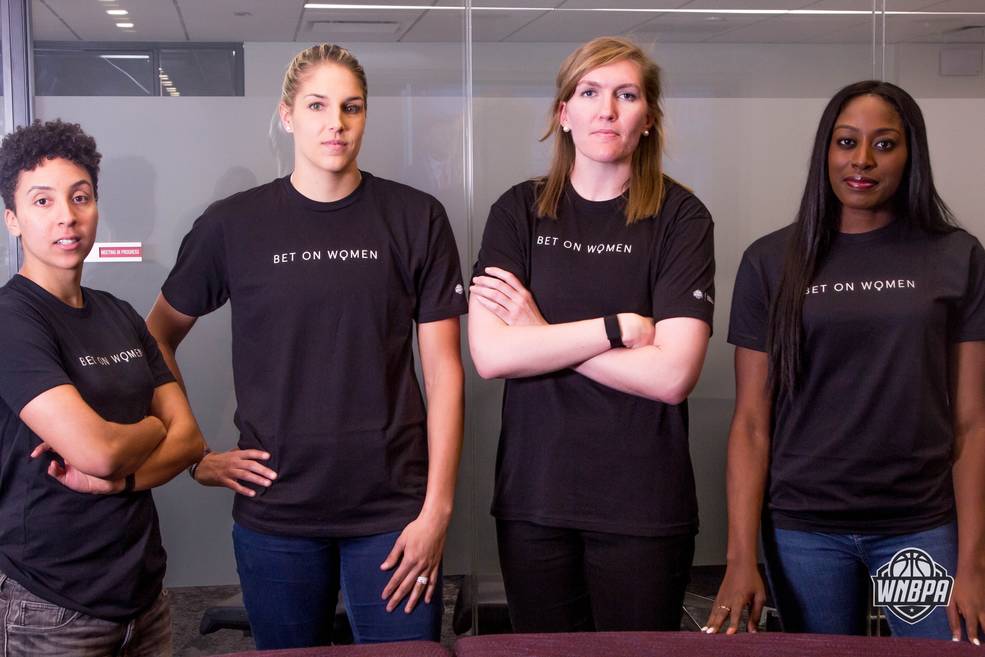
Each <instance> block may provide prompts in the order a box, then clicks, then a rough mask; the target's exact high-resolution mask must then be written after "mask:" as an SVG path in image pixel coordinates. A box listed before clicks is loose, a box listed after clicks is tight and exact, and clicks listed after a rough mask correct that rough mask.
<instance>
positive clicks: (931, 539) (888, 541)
mask: <svg viewBox="0 0 985 657" xmlns="http://www.w3.org/2000/svg"><path fill="white" fill-rule="evenodd" d="M764 534H765V535H764V541H763V544H764V545H763V547H764V552H765V555H766V572H767V575H768V578H769V582H770V589H771V591H772V593H773V599H774V600H775V601H776V605H777V610H778V611H779V613H780V620H781V621H782V623H783V629H784V630H786V631H787V632H812V633H817V634H856V635H859V634H865V629H866V611H867V609H868V607H869V602H870V601H871V600H872V594H871V593H870V588H869V587H870V581H871V580H870V579H869V577H870V576H871V575H875V574H876V571H877V570H878V569H879V568H880V567H881V566H882V565H883V564H885V563H887V562H889V561H890V560H891V559H892V558H893V555H895V554H896V553H897V552H898V551H900V550H902V549H904V548H920V549H922V550H924V551H925V552H927V553H928V554H929V555H930V556H931V558H932V559H933V560H934V561H935V562H937V563H938V564H939V565H941V566H943V567H944V568H945V569H946V570H947V574H948V575H950V576H951V577H954V572H955V569H956V567H957V554H958V544H957V529H956V527H955V525H954V523H951V524H948V525H943V526H941V527H937V528H935V529H930V530H927V531H923V532H916V533H912V534H901V535H894V536H886V535H882V534H829V533H821V532H805V531H793V530H789V529H777V528H774V529H772V531H770V530H767V531H766V532H764ZM883 611H884V612H885V615H886V619H887V620H888V622H889V629H890V630H891V631H892V633H893V635H894V636H902V637H922V638H936V639H950V638H951V629H950V625H949V624H948V622H947V610H946V607H936V608H934V610H933V611H932V612H931V613H930V615H929V616H927V617H926V618H924V619H923V620H920V621H917V622H916V623H913V624H912V625H911V624H910V623H907V622H904V621H903V620H901V619H900V618H898V617H897V616H896V615H895V614H894V613H893V612H892V611H891V610H890V609H883Z"/></svg>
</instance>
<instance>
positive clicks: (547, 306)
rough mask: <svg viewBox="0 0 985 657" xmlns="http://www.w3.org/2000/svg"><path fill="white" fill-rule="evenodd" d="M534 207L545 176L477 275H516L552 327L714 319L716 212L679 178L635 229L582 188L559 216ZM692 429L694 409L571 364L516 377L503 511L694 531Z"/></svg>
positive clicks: (496, 211) (516, 203)
mask: <svg viewBox="0 0 985 657" xmlns="http://www.w3.org/2000/svg"><path fill="white" fill-rule="evenodd" d="M534 204H535V183H534V182H533V181H527V182H524V183H521V184H519V185H517V186H515V187H513V188H512V189H510V190H509V191H507V192H506V193H505V194H503V196H502V197H500V199H499V200H498V201H496V203H495V205H493V207H492V210H491V211H490V214H489V221H488V223H487V224H486V229H485V234H484V235H483V238H482V248H481V250H480V252H479V259H478V262H477V263H476V265H475V272H474V273H475V274H477V275H478V274H481V273H482V272H483V269H484V268H485V267H489V266H496V267H501V268H503V269H506V270H508V271H510V272H512V273H513V274H515V275H516V276H517V277H518V278H519V279H520V280H521V281H522V282H523V284H524V285H525V286H526V287H527V288H528V289H529V290H530V291H531V292H532V293H533V295H534V298H535V300H536V302H537V305H538V306H539V308H540V310H541V313H542V314H543V316H544V318H545V319H546V320H547V321H548V322H551V323H563V322H573V321H578V320H583V319H591V318H595V317H602V316H604V315H608V314H613V313H620V312H635V313H639V314H640V315H645V316H652V317H653V319H654V320H655V321H660V320H662V319H668V318H672V317H694V318H697V319H701V320H703V321H706V322H708V323H709V325H710V324H711V320H712V311H713V310H714V307H713V305H712V303H713V294H714V290H713V286H714V274H715V261H714V248H713V244H712V221H711V216H710V215H709V213H708V211H707V209H706V208H705V207H704V205H702V204H701V202H700V201H699V200H698V199H697V198H696V197H695V196H694V195H693V194H691V193H690V192H688V191H687V190H685V189H684V188H683V187H681V186H680V185H677V184H675V183H673V182H671V181H669V180H668V185H667V196H666V200H665V201H664V204H663V207H662V209H661V210H660V213H659V214H658V215H657V216H655V217H650V218H647V219H645V220H643V221H639V222H636V223H634V224H633V225H631V226H627V225H626V217H625V212H624V205H625V200H624V198H616V199H613V200H611V201H603V202H593V201H587V200H585V199H582V198H581V197H579V196H578V194H577V193H576V192H575V191H574V189H573V188H571V186H570V185H569V186H568V187H567V189H566V191H565V194H564V196H563V199H562V202H561V204H560V208H559V214H558V219H557V220H553V219H547V218H543V217H538V216H537V215H536V212H535V210H534ZM687 433H688V419H687V403H686V402H685V403H683V404H680V405H677V406H671V405H667V404H663V403H660V402H656V401H652V400H649V399H644V398H643V397H637V396H635V395H629V394H626V393H623V392H620V391H617V390H614V389H612V388H608V387H606V386H604V385H601V384H599V383H596V382H595V381H592V380H591V379H589V378H587V377H585V376H582V375H581V374H578V373H577V372H575V371H574V370H573V369H564V370H560V371H557V372H551V373H548V374H543V375H540V376H532V377H525V378H514V379H507V381H506V390H505V393H504V397H503V424H502V430H501V435H500V442H499V454H498V457H497V472H496V489H495V495H494V499H493V506H492V511H493V514H494V515H495V516H497V517H499V518H502V519H506V520H524V521H528V522H534V523H537V524H541V525H546V526H554V527H571V528H576V529H584V530H590V531H603V532H613V533H620V534H629V535H637V536H660V535H673V534H684V533H689V532H694V531H696V530H697V522H698V515H697V500H696V496H695V490H694V474H693V471H692V468H691V459H690V455H689V453H688V440H687Z"/></svg>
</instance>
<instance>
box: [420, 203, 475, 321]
mask: <svg viewBox="0 0 985 657" xmlns="http://www.w3.org/2000/svg"><path fill="white" fill-rule="evenodd" d="M432 203H433V207H432V208H431V217H430V221H429V224H428V245H427V249H428V252H427V258H426V259H425V261H424V266H423V267H422V268H421V270H420V272H419V273H418V279H417V282H416V285H417V309H416V312H415V316H414V319H415V320H416V321H417V323H419V324H423V323H427V322H436V321H438V320H442V319H448V318H449V317H457V316H458V315H461V314H463V313H467V312H468V304H467V303H466V302H465V288H464V286H463V284H462V265H461V262H460V261H459V259H458V247H457V246H456V245H455V235H454V233H452V230H451V224H450V223H449V222H448V215H447V214H445V209H444V208H443V207H442V206H441V204H440V203H438V202H437V201H432Z"/></svg>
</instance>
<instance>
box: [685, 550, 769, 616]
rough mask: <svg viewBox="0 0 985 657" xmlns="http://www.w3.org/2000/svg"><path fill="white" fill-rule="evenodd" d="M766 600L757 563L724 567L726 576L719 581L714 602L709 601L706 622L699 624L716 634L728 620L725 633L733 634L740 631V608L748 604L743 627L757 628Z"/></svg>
mask: <svg viewBox="0 0 985 657" xmlns="http://www.w3.org/2000/svg"><path fill="white" fill-rule="evenodd" d="M765 604H766V587H765V586H764V585H763V578H762V576H761V575H760V574H759V568H757V567H756V564H755V563H754V564H752V565H751V566H728V567H727V568H726V569H725V578H724V579H723V580H722V585H721V586H720V587H719V588H718V595H717V596H715V603H714V605H712V609H711V614H710V615H709V616H708V622H707V623H706V624H705V626H704V627H702V628H701V631H702V632H705V633H707V634H716V633H718V632H719V631H720V630H721V629H722V627H723V626H724V625H725V623H726V621H728V629H726V630H725V633H726V634H735V633H736V632H738V631H739V619H740V618H741V616H742V610H743V609H745V608H747V607H748V608H749V617H748V619H747V621H746V631H748V632H756V630H757V629H758V623H759V617H760V615H761V614H762V613H763V606H764V605H765Z"/></svg>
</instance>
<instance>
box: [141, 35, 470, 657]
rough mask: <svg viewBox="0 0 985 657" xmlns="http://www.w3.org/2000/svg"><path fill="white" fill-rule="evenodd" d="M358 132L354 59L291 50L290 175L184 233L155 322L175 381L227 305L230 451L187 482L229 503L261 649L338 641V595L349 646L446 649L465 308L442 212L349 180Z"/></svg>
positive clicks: (286, 108)
mask: <svg viewBox="0 0 985 657" xmlns="http://www.w3.org/2000/svg"><path fill="white" fill-rule="evenodd" d="M366 117H367V88H366V76H365V73H364V71H363V69H362V67H361V66H360V65H359V63H358V62H357V61H356V59H355V58H354V57H353V56H352V54H351V53H350V52H348V51H347V50H345V49H343V48H340V47H338V46H334V45H329V44H322V45H318V46H313V47H311V48H308V49H306V50H304V51H303V52H301V53H299V54H298V55H297V56H296V57H295V58H294V60H293V62H292V63H291V64H290V67H289V68H288V70H287V74H286V76H285V78H284V84H283V94H282V98H281V102H280V121H281V125H282V126H283V128H284V129H285V130H286V131H287V132H288V133H291V134H292V135H293V137H294V171H293V173H291V174H290V175H289V176H286V177H284V178H281V179H278V180H274V181H272V182H270V183H267V184H265V185H261V186H260V187H257V188H254V189H251V190H248V191H245V192H242V193H240V194H236V195H234V196H231V197H230V198H227V199H224V200H222V201H219V202H217V203H215V204H214V205H212V206H211V207H210V208H209V209H208V210H207V211H206V212H205V214H203V215H202V216H201V217H200V218H199V219H198V220H197V221H196V222H195V225H194V226H193V228H192V230H191V232H190V233H189V234H188V235H187V237H186V238H185V240H184V242H183V243H182V245H181V249H180V251H179V254H178V260H177V263H176V264H175V266H174V269H173V270H172V272H171V274H170V276H169V277H168V280H167V281H166V282H165V283H164V286H163V288H162V293H161V296H160V297H159V298H158V301H157V304H156V305H155V307H154V309H153V310H152V311H151V314H150V317H149V319H148V324H149V326H150V328H151V331H152V332H153V333H154V335H155V336H156V337H157V339H158V340H159V341H160V343H161V346H162V351H163V352H164V354H165V357H166V358H168V359H169V361H170V364H171V366H172V368H174V369H175V371H177V366H176V364H175V362H174V351H175V349H176V348H177V347H178V344H179V343H180V342H181V340H182V339H183V338H184V336H185V335H186V334H187V332H188V331H189V330H190V329H191V327H192V325H193V324H194V323H195V320H196V318H197V317H199V316H201V315H204V314H206V313H209V312H212V311H213V310H215V309H216V308H218V307H219V306H221V305H223V304H224V303H225V302H226V301H230V302H231V304H232V333H233V335H232V342H233V375H234V382H235V387H236V397H237V402H238V409H237V411H236V416H235V421H236V425H237V427H238V428H239V431H240V438H239V449H234V450H231V451H228V452H224V453H214V452H211V453H208V454H206V455H205V457H204V458H203V459H202V460H201V462H200V463H199V464H198V465H197V467H196V468H194V470H193V477H195V479H196V480H198V481H199V482H201V483H202V484H205V485H209V486H227V487H229V488H231V489H232V490H234V491H236V493H237V495H236V499H235V503H234V506H233V517H234V519H235V526H234V529H233V542H234V546H235V550H236V563H237V569H238V572H239V576H240V583H241V585H242V588H243V599H244V602H245V604H246V608H247V612H248V614H249V618H250V625H251V627H252V630H253V636H254V638H255V640H256V644H257V647H258V648H261V649H267V648H287V647H301V646H313V645H324V644H328V643H330V642H331V640H332V619H333V617H334V610H335V604H336V599H337V596H338V591H339V588H340V587H341V590H342V593H343V597H344V599H345V603H346V608H347V610H348V613H349V618H350V621H351V624H352V628H353V634H354V637H355V639H356V641H357V642H376V641H395V640H403V639H437V638H438V636H439V629H440V621H441V588H440V586H441V582H440V563H441V555H442V551H443V548H444V542H445V534H446V530H447V527H448V522H449V518H450V516H451V508H452V497H453V490H454V486H455V476H456V470H457V464H458V457H459V452H460V449H461V434H462V366H461V356H460V353H459V322H458V316H459V315H460V314H462V313H464V312H465V310H466V304H465V300H464V295H463V294H462V292H463V290H462V285H461V272H460V269H459V261H458V255H457V250H456V248H455V243H454V239H453V236H452V233H451V228H450V226H449V223H448V219H447V217H446V216H445V212H444V209H443V208H442V207H441V204H440V203H438V201H437V200H435V199H434V198H432V197H431V196H429V195H427V194H424V193H423V192H419V191H417V190H414V189H411V188H409V187H406V186H404V185H401V184H398V183H395V182H391V181H388V180H383V179H381V178H377V177H375V176H373V175H371V174H369V173H367V172H365V171H360V169H359V168H358V166H357V164H356V157H357V155H358V154H359V147H360V144H361V142H362V138H363V133H364V129H365V126H366ZM415 324H416V327H417V338H418V343H419V346H420V353H421V365H422V369H423V372H424V383H425V390H426V393H427V400H428V412H427V414H425V409H424V403H423V400H422V397H421V391H420V389H419V387H418V384H417V379H416V378H415V375H414V363H413V355H412V350H411V346H412V341H413V333H414V326H415Z"/></svg>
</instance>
